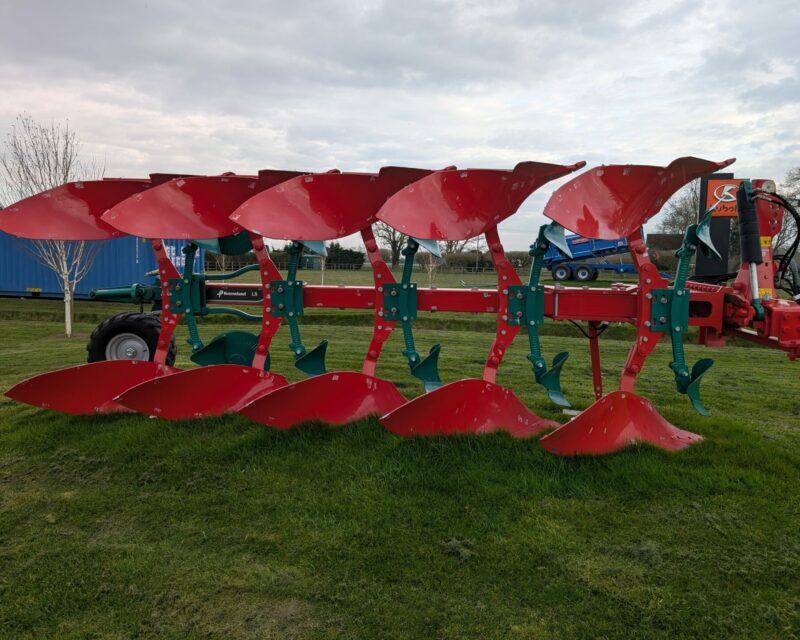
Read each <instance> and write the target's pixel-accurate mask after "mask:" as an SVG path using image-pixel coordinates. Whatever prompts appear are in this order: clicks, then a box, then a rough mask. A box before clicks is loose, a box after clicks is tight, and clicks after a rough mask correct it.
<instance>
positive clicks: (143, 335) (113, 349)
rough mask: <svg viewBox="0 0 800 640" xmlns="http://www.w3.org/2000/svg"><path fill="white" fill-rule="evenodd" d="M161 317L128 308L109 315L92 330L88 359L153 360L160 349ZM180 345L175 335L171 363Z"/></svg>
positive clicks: (170, 354)
mask: <svg viewBox="0 0 800 640" xmlns="http://www.w3.org/2000/svg"><path fill="white" fill-rule="evenodd" d="M160 334H161V320H159V318H158V317H157V316H154V315H150V314H149V313H139V312H138V311H126V312H124V313H118V314H117V315H114V316H111V317H110V318H106V319H105V320H103V321H102V322H101V323H100V324H98V325H97V327H95V330H94V331H92V335H91V336H89V343H88V344H87V345H86V351H87V352H88V357H87V358H86V360H87V362H100V361H102V360H152V359H153V356H155V353H156V349H157V348H158V336H159V335H160ZM177 350H178V348H177V347H176V346H175V338H174V337H173V338H172V340H171V341H170V344H169V351H168V352H167V365H169V366H172V365H173V364H174V363H175V354H176V352H177Z"/></svg>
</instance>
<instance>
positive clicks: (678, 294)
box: [675, 289, 683, 296]
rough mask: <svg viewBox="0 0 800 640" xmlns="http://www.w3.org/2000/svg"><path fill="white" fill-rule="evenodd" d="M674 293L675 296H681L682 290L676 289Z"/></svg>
mask: <svg viewBox="0 0 800 640" xmlns="http://www.w3.org/2000/svg"><path fill="white" fill-rule="evenodd" d="M675 295H676V296H682V295H683V290H682V289H678V290H677V291H676V292H675Z"/></svg>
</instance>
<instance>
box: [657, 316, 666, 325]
mask: <svg viewBox="0 0 800 640" xmlns="http://www.w3.org/2000/svg"><path fill="white" fill-rule="evenodd" d="M658 321H659V322H660V323H662V324H663V323H665V322H666V321H667V319H666V318H665V317H664V316H661V317H660V318H659V319H658Z"/></svg>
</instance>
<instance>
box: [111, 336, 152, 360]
mask: <svg viewBox="0 0 800 640" xmlns="http://www.w3.org/2000/svg"><path fill="white" fill-rule="evenodd" d="M106 360H150V347H148V346H147V343H146V342H145V341H144V339H143V338H142V337H141V336H137V335H136V334H135V333H118V334H117V335H115V336H114V337H113V338H111V340H109V341H108V344H107V345H106Z"/></svg>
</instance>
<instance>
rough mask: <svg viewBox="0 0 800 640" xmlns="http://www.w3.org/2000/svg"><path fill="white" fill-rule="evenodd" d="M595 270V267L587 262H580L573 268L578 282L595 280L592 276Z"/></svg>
mask: <svg viewBox="0 0 800 640" xmlns="http://www.w3.org/2000/svg"><path fill="white" fill-rule="evenodd" d="M594 272H595V271H594V269H592V267H590V266H589V265H586V264H579V265H578V266H577V267H575V268H574V269H573V270H572V273H573V275H574V276H575V279H576V280H577V281H578V282H589V280H594V278H593V277H592V275H593V274H594Z"/></svg>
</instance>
